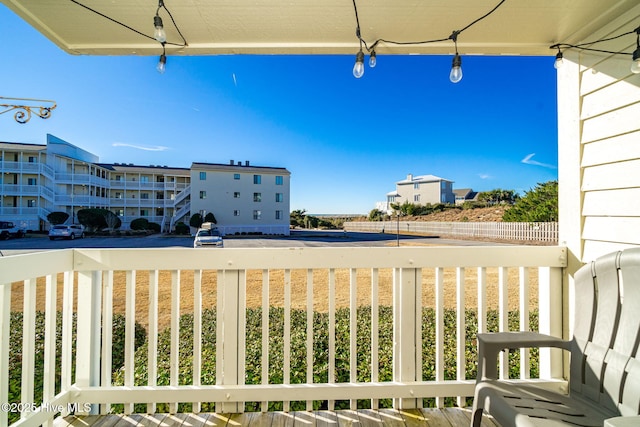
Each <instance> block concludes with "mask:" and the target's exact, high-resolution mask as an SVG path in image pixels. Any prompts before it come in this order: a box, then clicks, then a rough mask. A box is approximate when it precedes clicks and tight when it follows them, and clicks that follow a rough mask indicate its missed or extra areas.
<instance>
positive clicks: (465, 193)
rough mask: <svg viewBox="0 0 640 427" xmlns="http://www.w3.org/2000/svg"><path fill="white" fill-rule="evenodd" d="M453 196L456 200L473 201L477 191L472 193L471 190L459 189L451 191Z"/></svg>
mask: <svg viewBox="0 0 640 427" xmlns="http://www.w3.org/2000/svg"><path fill="white" fill-rule="evenodd" d="M453 194H455V196H456V199H457V198H464V199H467V200H471V199H475V198H476V196H477V195H478V192H477V191H473V190H472V189H471V188H460V189H458V190H453Z"/></svg>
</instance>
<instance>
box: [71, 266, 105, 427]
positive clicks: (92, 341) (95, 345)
mask: <svg viewBox="0 0 640 427" xmlns="http://www.w3.org/2000/svg"><path fill="white" fill-rule="evenodd" d="M101 292H102V271H98V270H94V271H79V272H78V320H77V325H78V326H77V336H78V337H82V339H79V340H76V346H77V347H76V385H77V386H78V387H96V386H99V385H100V321H101V317H102V316H101V313H100V312H101V304H100V302H101V299H102V297H101ZM84 409H85V408H84V407H83V406H82V405H80V409H79V410H77V411H76V414H79V415H86V411H84ZM89 412H90V413H91V414H97V413H98V406H97V405H96V404H93V405H91V409H90V411H89Z"/></svg>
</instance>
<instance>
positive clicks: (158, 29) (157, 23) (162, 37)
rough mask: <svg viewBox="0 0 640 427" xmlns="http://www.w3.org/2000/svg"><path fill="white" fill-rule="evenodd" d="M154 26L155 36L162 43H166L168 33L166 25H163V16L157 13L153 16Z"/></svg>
mask: <svg viewBox="0 0 640 427" xmlns="http://www.w3.org/2000/svg"><path fill="white" fill-rule="evenodd" d="M153 26H154V27H155V30H154V32H153V38H154V39H156V40H158V41H159V42H160V43H164V42H166V41H167V33H166V31H165V30H164V26H163V25H162V18H160V16H158V15H156V16H154V17H153Z"/></svg>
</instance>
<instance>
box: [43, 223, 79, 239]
mask: <svg viewBox="0 0 640 427" xmlns="http://www.w3.org/2000/svg"><path fill="white" fill-rule="evenodd" d="M57 238H61V239H71V240H73V239H76V238H79V239H84V227H83V226H82V225H80V224H70V225H64V224H60V225H54V226H53V227H51V228H50V229H49V239H50V240H55V239H57Z"/></svg>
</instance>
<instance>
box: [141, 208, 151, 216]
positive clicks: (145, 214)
mask: <svg viewBox="0 0 640 427" xmlns="http://www.w3.org/2000/svg"><path fill="white" fill-rule="evenodd" d="M140 216H149V211H148V210H147V209H140Z"/></svg>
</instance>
